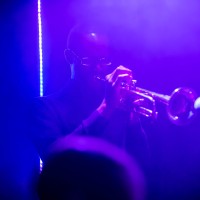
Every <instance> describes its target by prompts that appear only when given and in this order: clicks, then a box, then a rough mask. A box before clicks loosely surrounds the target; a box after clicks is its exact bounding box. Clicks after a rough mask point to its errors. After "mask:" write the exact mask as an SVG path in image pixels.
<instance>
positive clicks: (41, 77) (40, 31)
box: [38, 0, 43, 96]
mask: <svg viewBox="0 0 200 200" xmlns="http://www.w3.org/2000/svg"><path fill="white" fill-rule="evenodd" d="M38 41H39V59H40V62H39V63H40V76H39V79H40V96H43V55H42V17H41V1H40V0H38Z"/></svg>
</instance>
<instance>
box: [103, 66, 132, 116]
mask: <svg viewBox="0 0 200 200" xmlns="http://www.w3.org/2000/svg"><path fill="white" fill-rule="evenodd" d="M132 80H133V73H132V71H131V70H130V69H128V68H126V67H124V66H119V67H117V68H116V69H115V70H114V71H113V72H112V73H110V74H108V75H107V76H106V82H107V87H106V94H105V98H104V100H103V102H102V104H101V106H100V107H99V111H100V112H104V113H106V114H108V115H109V114H110V113H112V112H113V110H115V109H116V108H118V107H119V106H120V103H121V100H122V99H123V95H124V91H126V90H127V89H128V88H127V87H129V85H130V84H131V82H132Z"/></svg>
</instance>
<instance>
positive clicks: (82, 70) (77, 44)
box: [65, 24, 112, 83]
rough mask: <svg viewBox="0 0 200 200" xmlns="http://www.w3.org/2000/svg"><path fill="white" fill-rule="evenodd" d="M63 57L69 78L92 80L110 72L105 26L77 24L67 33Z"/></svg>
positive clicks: (109, 50) (107, 38)
mask: <svg viewBox="0 0 200 200" xmlns="http://www.w3.org/2000/svg"><path fill="white" fill-rule="evenodd" d="M65 58H66V60H67V61H68V63H69V64H70V67H71V78H72V79H81V80H83V81H89V82H90V83H91V81H93V79H94V77H95V78H96V76H101V78H103V77H104V76H105V75H106V74H108V73H109V72H111V69H110V68H111V66H112V59H111V45H110V39H109V37H108V34H107V31H106V28H105V26H102V25H97V24H95V25H91V24H89V25H88V24H87V25H86V24H81V25H80V24H78V25H76V26H74V27H73V28H72V29H71V31H70V32H69V34H68V38H67V45H66V49H65Z"/></svg>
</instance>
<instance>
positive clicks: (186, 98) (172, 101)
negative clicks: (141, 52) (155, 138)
mask: <svg viewBox="0 0 200 200" xmlns="http://www.w3.org/2000/svg"><path fill="white" fill-rule="evenodd" d="M134 82H135V81H134ZM128 93H129V96H134V98H133V101H132V103H133V107H132V108H133V110H134V111H135V112H136V113H138V114H140V115H143V116H145V117H150V118H153V119H155V118H156V117H157V114H158V112H157V109H156V104H157V103H158V102H160V103H162V104H164V105H165V106H166V111H167V115H168V118H169V120H170V121H171V122H172V123H173V124H175V125H186V124H189V123H190V122H191V121H192V120H193V119H194V117H195V116H196V113H197V109H199V108H198V107H200V106H199V104H198V106H197V99H198V101H199V99H200V97H197V95H196V92H194V90H192V89H190V88H186V87H180V88H176V89H175V90H174V91H173V92H172V93H171V95H165V94H160V93H156V92H152V91H150V90H146V89H143V88H139V87H136V86H135V83H134V84H133V86H131V88H130V89H129V90H128ZM138 97H139V98H138ZM145 101H149V102H150V104H143V103H141V102H145Z"/></svg>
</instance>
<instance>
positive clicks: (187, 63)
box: [0, 0, 200, 199]
mask: <svg viewBox="0 0 200 200" xmlns="http://www.w3.org/2000/svg"><path fill="white" fill-rule="evenodd" d="M199 8H200V2H199V1H198V0H190V1H189V0H168V1H166V0H162V1H159V0H151V1H147V0H142V1H141V0H140V1H130V0H128V1H122V0H118V1H117V0H115V1H114V0H110V1H108V0H107V1H106V0H102V1H95V0H87V1H86V0H85V1H83V0H68V1H64V0H60V1H54V0H49V1H42V20H43V47H44V51H43V54H44V94H45V95H46V94H50V93H52V92H55V91H57V90H59V89H60V88H62V87H63V85H64V84H65V82H66V79H67V78H68V77H69V74H68V72H69V70H68V66H67V65H66V63H65V60H64V56H63V50H64V46H65V41H66V35H67V32H68V31H69V29H70V28H71V27H72V26H73V24H74V23H76V22H80V21H95V20H100V21H103V22H105V23H107V24H109V25H110V26H111V27H112V30H113V35H114V37H113V38H112V42H113V46H114V47H115V49H117V51H118V57H117V58H118V59H119V61H120V62H121V63H122V64H124V65H126V66H128V67H130V68H132V69H133V70H134V72H135V74H136V78H137V80H138V85H139V86H140V87H144V88H146V89H150V90H153V91H156V92H161V93H164V94H170V93H171V92H172V91H173V89H175V88H177V87H180V86H188V87H191V88H193V89H194V90H195V91H196V92H197V93H198V94H200V86H199V82H200V81H199V80H200V78H199V66H200V38H199V34H200V12H199ZM0 9H1V12H0V16H1V17H0V27H1V29H0V34H1V35H0V36H1V37H0V40H1V43H0V44H1V48H0V58H1V61H0V69H1V73H0V81H1V84H0V88H1V104H0V105H1V106H0V107H1V109H0V110H1V131H0V135H1V140H0V156H1V162H0V180H1V181H0V195H1V196H2V198H1V199H11V198H13V199H16V198H17V197H19V199H23V198H24V199H27V198H29V197H28V195H29V194H30V193H31V190H30V188H31V187H30V180H32V176H33V175H34V168H35V164H37V162H38V159H37V155H36V151H35V149H34V147H33V146H32V144H31V142H30V141H29V138H28V131H27V130H28V129H27V117H28V116H27V110H28V105H29V102H30V100H31V99H32V98H33V97H35V96H39V53H38V24H37V2H36V1H31V0H23V1H22V0H20V1H17V2H16V1H1V3H0ZM111 34H112V33H111ZM160 115H161V116H160V118H159V119H158V121H157V122H155V123H154V124H153V126H152V127H151V128H148V129H149V130H147V132H149V133H151V134H150V135H149V141H150V146H151V149H152V161H153V164H152V173H151V199H199V198H200V192H199V191H200V183H199V178H200V172H199V167H200V145H199V142H200V128H199V126H200V125H199V123H198V121H197V122H195V123H193V124H191V125H189V126H186V127H175V126H174V125H172V124H170V123H169V122H168V121H167V119H166V116H165V114H160ZM162 115H163V116H162ZM162 117H163V118H162ZM1 196H0V197H1Z"/></svg>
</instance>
